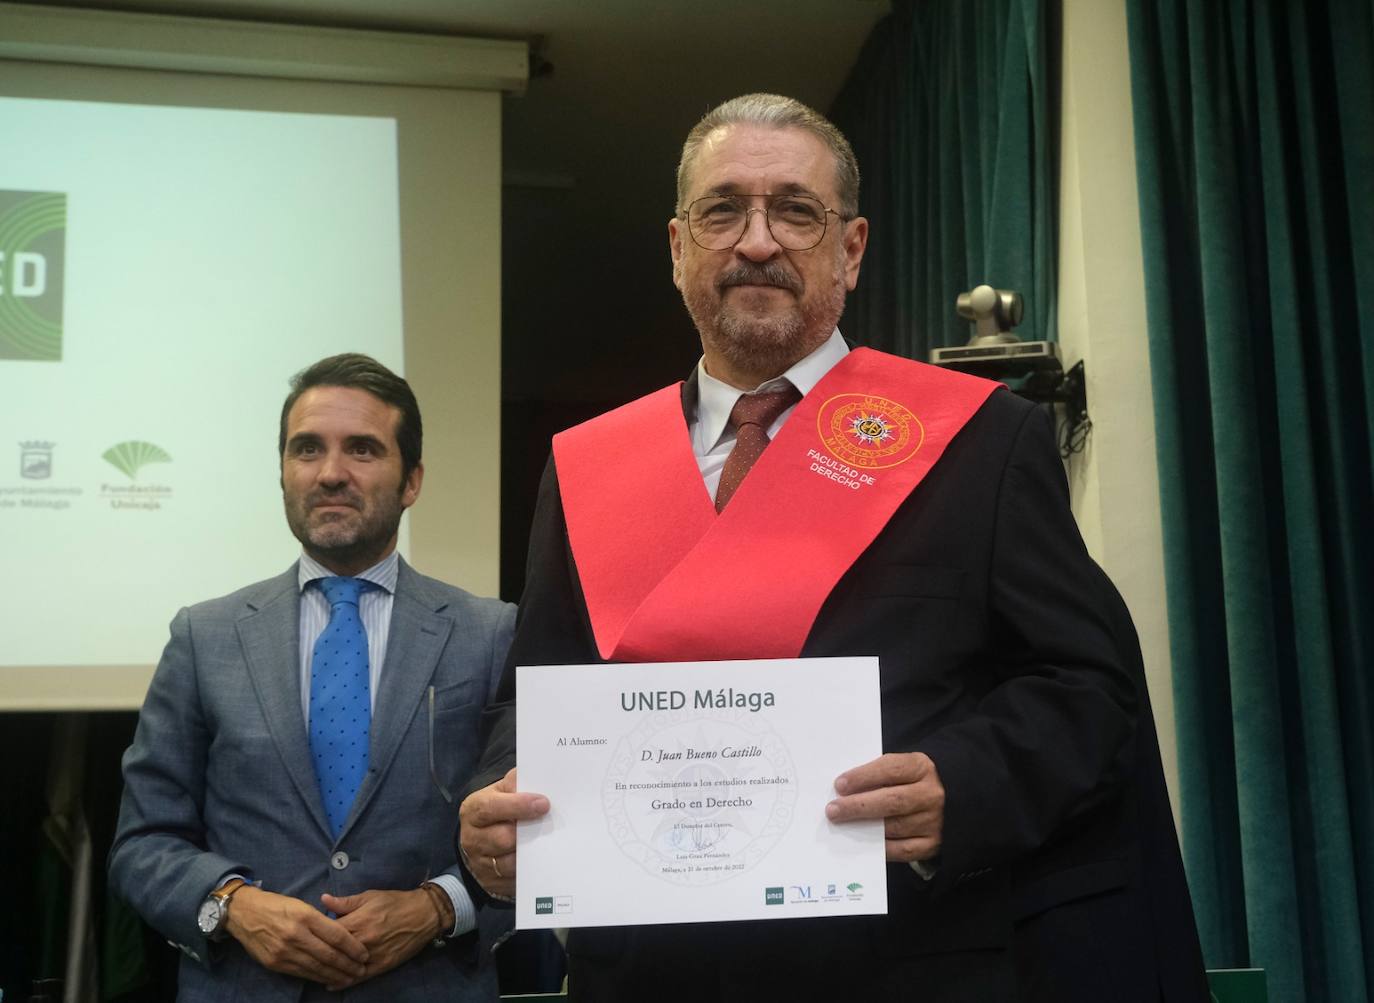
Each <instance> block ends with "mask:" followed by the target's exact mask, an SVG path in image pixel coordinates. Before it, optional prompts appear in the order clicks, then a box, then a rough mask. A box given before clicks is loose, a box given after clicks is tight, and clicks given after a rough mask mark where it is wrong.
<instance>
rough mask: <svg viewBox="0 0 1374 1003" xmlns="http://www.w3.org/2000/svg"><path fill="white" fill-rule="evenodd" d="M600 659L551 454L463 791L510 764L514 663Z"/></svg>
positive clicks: (502, 771) (512, 756) (492, 777)
mask: <svg viewBox="0 0 1374 1003" xmlns="http://www.w3.org/2000/svg"><path fill="white" fill-rule="evenodd" d="M599 661H601V656H600V655H599V654H598V653H597V650H596V644H595V642H594V640H593V638H592V633H591V625H590V624H589V623H588V621H587V613H586V607H585V605H584V603H583V601H582V587H581V584H580V583H579V582H578V580H577V572H576V570H575V566H574V564H573V560H572V552H571V550H569V547H568V529H567V525H566V523H565V522H564V520H563V501H562V498H561V497H560V495H559V492H558V475H557V472H556V471H555V469H554V463H553V458H552V457H550V458H549V461H548V464H547V465H546V466H545V468H544V477H543V480H542V481H541V482H540V485H539V498H538V501H537V503H536V505H535V510H534V521H533V523H532V524H531V529H530V547H529V558H528V561H527V564H526V568H525V594H524V595H523V596H521V599H520V611H519V613H518V614H517V617H516V621H515V636H514V638H513V640H512V641H511V645H510V655H509V657H508V658H507V659H506V664H505V671H504V672H503V673H502V676H501V682H500V685H499V687H498V688H497V691H496V702H495V703H493V704H492V706H491V707H490V708H488V710H487V712H486V714H484V715H483V720H482V746H483V751H482V759H481V763H480V765H479V766H478V768H477V773H476V775H475V776H474V778H473V781H472V784H471V785H470V786H469V787H468V790H467V793H471V792H472V791H475V790H479V789H480V788H482V787H485V786H487V785H488V784H491V783H494V782H495V781H497V780H500V779H501V777H502V776H503V775H505V773H506V771H507V770H509V769H510V768H511V767H512V766H514V765H515V667H516V666H517V665H583V664H588V663H591V662H599Z"/></svg>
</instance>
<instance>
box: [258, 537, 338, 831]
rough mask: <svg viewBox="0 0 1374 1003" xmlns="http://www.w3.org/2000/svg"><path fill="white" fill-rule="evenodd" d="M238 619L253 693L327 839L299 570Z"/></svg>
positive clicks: (269, 585) (266, 588) (267, 587)
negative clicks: (304, 679) (310, 725)
mask: <svg viewBox="0 0 1374 1003" xmlns="http://www.w3.org/2000/svg"><path fill="white" fill-rule="evenodd" d="M247 607H248V608H247V610H246V611H245V612H244V615H243V616H242V617H241V618H240V619H239V621H238V624H237V628H238V635H239V643H240V644H241V645H242V646H243V656H244V661H245V662H246V663H247V664H248V674H249V676H250V677H251V678H252V680H253V690H254V692H255V693H256V694H257V697H258V703H259V704H260V705H261V707H262V714H263V717H264V718H266V719H267V728H268V731H270V732H271V734H272V740H273V742H274V743H275V744H276V746H277V753H278V754H279V755H280V756H281V760H282V763H283V764H284V765H285V766H286V772H287V774H288V775H289V776H290V777H291V782H292V783H293V784H294V785H295V787H296V792H297V793H298V794H299V795H300V799H301V804H303V805H304V806H305V809H306V811H307V812H309V814H310V817H311V818H313V819H314V820H315V824H316V825H318V826H319V827H320V831H321V832H323V833H324V834H325V835H326V836H328V835H329V822H328V819H327V818H326V817H325V813H324V804H323V802H321V800H320V787H319V783H318V782H317V781H316V779H315V765H314V761H313V760H312V758H311V756H310V739H309V737H308V736H307V735H306V732H305V718H304V716H303V715H302V713H301V657H300V591H299V589H298V587H297V581H296V566H295V565H294V564H293V565H292V566H291V569H290V570H289V571H287V572H286V573H285V574H284V575H280V576H278V577H277V578H273V579H271V580H270V581H268V582H265V583H264V584H263V588H262V590H261V592H259V593H258V594H256V595H254V596H252V597H250V598H249V599H248V602H247Z"/></svg>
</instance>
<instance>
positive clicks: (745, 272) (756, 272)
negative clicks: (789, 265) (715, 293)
mask: <svg viewBox="0 0 1374 1003" xmlns="http://www.w3.org/2000/svg"><path fill="white" fill-rule="evenodd" d="M716 285H717V287H718V288H720V289H728V288H729V287H730V286H745V285H753V286H777V287H778V288H779V289H786V290H788V291H789V292H793V293H798V294H800V293H801V283H800V282H799V281H798V280H797V277H796V276H795V275H793V274H792V273H791V272H789V271H788V270H787V269H786V268H784V267H782V265H780V264H778V263H777V262H773V261H767V262H764V263H763V264H761V265H755V264H740V265H736V266H735V267H734V268H731V269H730V270H729V271H728V272H726V273H725V274H724V275H722V276H721V277H720V278H719V279H718V280H717V282H716Z"/></svg>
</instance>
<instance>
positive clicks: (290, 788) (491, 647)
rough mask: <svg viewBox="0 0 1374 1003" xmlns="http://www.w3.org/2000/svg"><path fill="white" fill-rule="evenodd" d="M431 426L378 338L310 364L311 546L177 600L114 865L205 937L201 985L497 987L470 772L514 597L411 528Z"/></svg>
mask: <svg viewBox="0 0 1374 1003" xmlns="http://www.w3.org/2000/svg"><path fill="white" fill-rule="evenodd" d="M420 447H421V424H420V409H419V405H418V404H417V403H416V401H415V396H414V394H412V393H411V390H410V387H409V386H408V385H407V384H406V382H405V380H403V379H401V378H400V377H398V376H396V375H395V374H394V373H392V372H390V371H389V370H387V369H386V368H385V367H383V366H381V365H380V364H378V363H377V362H375V361H373V360H372V359H370V358H367V357H366V356H362V355H339V356H334V357H332V358H328V359H324V360H322V361H320V362H318V363H316V364H315V365H313V366H311V367H310V368H309V369H307V370H305V371H304V372H302V373H300V374H299V375H298V376H297V377H296V378H295V380H294V382H293V384H292V389H291V393H290V395H289V396H288V397H287V399H286V402H285V404H284V405H283V407H282V413H281V431H280V438H279V443H278V450H279V454H280V457H281V487H282V497H283V500H284V502H285V507H286V520H287V523H288V524H289V525H290V527H291V531H292V533H294V534H295V536H296V538H297V539H298V540H300V543H301V547H302V550H303V553H302V554H301V557H300V559H299V560H298V561H297V562H296V563H295V564H293V565H292V566H291V568H289V569H288V570H287V571H286V572H284V573H283V574H280V575H278V576H277V577H275V578H270V579H268V580H266V581H263V582H259V583H257V584H256V585H250V586H248V587H247V588H245V589H242V590H240V591H238V592H235V593H233V594H232V595H228V596H225V597H223V598H220V599H214V600H211V601H209V602H204V603H200V604H199V605H196V606H192V607H190V608H189V609H183V610H182V611H181V612H180V613H179V614H177V617H176V619H175V620H173V621H172V631H171V632H172V636H171V640H170V641H169V642H168V644H167V648H166V650H165V651H164V652H163V655H162V660H161V662H160V663H159V665H158V668H157V673H156V674H155V675H154V677H153V681H152V685H151V686H150V688H149V690H148V696H147V699H146V700H145V701H144V705H143V710H142V713H141V714H140V716H139V723H138V731H137V733H136V734H135V736H134V742H133V745H132V746H131V747H130V748H129V751H128V753H127V754H126V755H125V757H124V781H125V789H124V799H123V803H122V805H121V809H120V815H119V826H118V831H117V833H116V835H115V840H114V847H113V849H112V850H111V852H110V863H109V869H110V880H111V881H112V883H113V885H114V887H115V889H116V890H117V891H118V892H119V894H120V895H122V896H123V897H124V898H125V899H127V900H128V901H129V902H130V903H131V904H132V905H133V906H134V907H135V908H136V909H137V910H138V911H139V912H140V913H141V914H142V915H143V917H144V918H145V919H146V920H147V921H148V922H149V923H150V924H151V925H152V926H154V927H155V928H156V929H157V930H158V931H159V932H161V933H162V934H163V935H164V936H166V937H168V938H169V939H170V940H171V941H172V942H173V943H174V944H176V945H177V946H179V947H180V948H181V949H182V951H183V952H184V954H185V955H186V957H184V958H183V959H182V964H181V969H180V975H179V979H178V982H179V992H178V998H179V999H181V1000H207V1001H208V1000H224V999H244V1000H297V999H301V998H311V997H316V996H318V997H321V998H323V997H324V994H325V993H326V991H327V990H340V989H345V988H348V989H349V990H350V991H349V993H348V995H347V998H348V999H354V1000H379V1001H385V1003H399V1001H403V1000H415V1001H429V1000H440V999H447V1000H472V1001H477V1000H492V999H495V998H496V979H495V972H494V968H493V966H492V965H490V964H489V963H488V962H487V956H488V951H486V950H484V949H482V948H481V946H480V945H479V940H481V938H480V937H479V935H478V929H477V928H478V925H479V917H478V915H477V911H476V909H475V907H474V905H473V903H472V900H471V898H470V897H469V895H468V893H467V891H466V890H465V889H464V887H463V884H462V882H461V880H460V879H459V877H458V874H459V872H458V868H457V861H456V859H455V854H454V850H453V845H452V839H451V836H452V828H453V808H452V807H451V799H452V796H453V795H452V793H451V792H453V791H459V790H461V789H462V788H463V786H464V785H465V784H466V783H467V782H468V779H469V777H470V776H471V774H472V770H473V767H474V765H475V763H476V756H477V751H478V748H477V726H478V716H479V714H480V713H481V710H482V708H483V707H484V706H485V705H486V704H487V702H488V700H489V698H490V696H491V693H492V691H493V689H494V687H495V685H496V682H497V680H498V677H499V673H500V667H501V665H502V664H503V662H504V660H505V657H506V649H507V647H508V646H509V643H510V637H511V630H512V627H513V623H514V614H515V610H514V607H512V606H509V605H507V604H505V603H501V602H498V601H497V600H494V599H479V598H477V597H476V596H472V595H469V594H468V593H466V592H464V591H462V590H460V589H456V588H453V587H452V586H449V585H445V584H443V583H441V582H438V581H435V580H434V579H432V578H426V577H425V576H423V575H420V574H417V573H416V572H415V571H413V570H412V569H411V568H410V566H409V565H408V564H406V562H405V561H403V560H401V558H400V555H399V554H398V553H397V552H396V537H397V528H398V526H399V524H400V520H401V515H402V513H403V512H404V511H405V510H406V509H407V508H409V507H410V506H411V505H413V504H414V503H415V500H416V499H417V498H418V497H419V495H420V485H421V481H422V479H423V476H424V467H423V465H422V463H421V460H420ZM493 921H494V923H495V925H496V926H498V927H499V926H501V925H502V924H501V920H500V917H494V916H492V917H482V918H481V925H482V926H483V928H484V929H485V930H486V932H487V933H488V934H489V935H494V934H495V933H496V932H498V931H496V930H492V929H491V927H492V925H493ZM504 925H506V926H509V920H508V917H507V919H506V923H505V924H504ZM488 939H489V938H488ZM487 946H490V943H488V944H487ZM330 998H333V997H332V996H331V997H330Z"/></svg>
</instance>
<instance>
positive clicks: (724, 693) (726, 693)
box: [620, 688, 776, 712]
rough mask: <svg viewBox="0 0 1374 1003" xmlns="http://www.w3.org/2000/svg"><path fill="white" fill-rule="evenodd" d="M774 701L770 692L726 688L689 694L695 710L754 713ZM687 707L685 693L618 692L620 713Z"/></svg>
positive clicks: (656, 691) (654, 691)
mask: <svg viewBox="0 0 1374 1003" xmlns="http://www.w3.org/2000/svg"><path fill="white" fill-rule="evenodd" d="M775 702H776V701H775V700H774V697H773V692H772V691H771V690H764V691H762V692H757V691H756V692H750V693H746V692H744V691H742V690H735V689H729V688H726V689H719V690H693V691H692V707H693V708H694V709H696V710H728V709H730V708H732V707H738V708H739V709H741V710H751V711H755V712H757V711H760V710H762V709H763V708H765V707H772V706H773V704H774V703H775ZM686 706H687V694H686V693H684V692H683V691H682V690H635V691H633V692H627V691H625V690H622V691H621V693H620V709H621V710H623V711H631V712H632V711H637V710H638V711H644V710H682V709H683V708H684V707H686Z"/></svg>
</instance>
